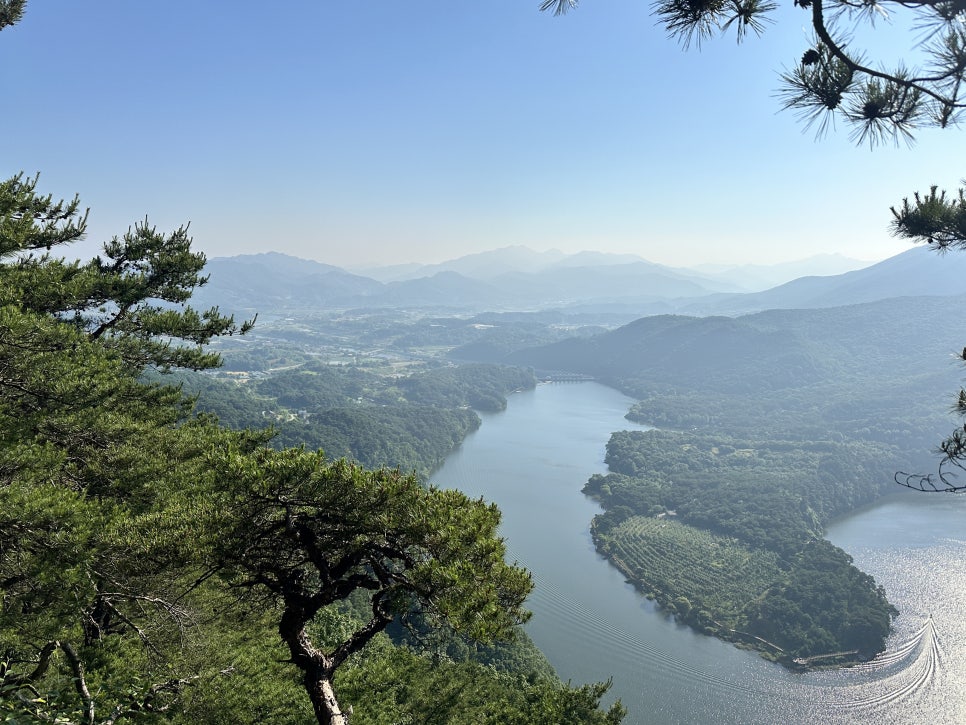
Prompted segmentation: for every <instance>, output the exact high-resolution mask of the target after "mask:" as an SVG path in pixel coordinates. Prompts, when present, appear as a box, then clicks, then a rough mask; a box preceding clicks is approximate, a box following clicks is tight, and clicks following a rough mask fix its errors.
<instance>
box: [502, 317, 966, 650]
mask: <svg viewBox="0 0 966 725" xmlns="http://www.w3.org/2000/svg"><path fill="white" fill-rule="evenodd" d="M949 304H950V302H949V300H948V299H945V298H895V299H889V300H884V301H881V302H875V303H869V304H863V305H855V306H849V307H841V308H829V309H821V310H774V311H769V312H763V313H759V314H755V315H748V316H745V317H739V318H736V319H732V318H723V317H711V318H690V317H682V316H659V317H650V318H643V319H641V320H638V321H636V322H633V323H631V324H629V325H625V326H623V327H621V328H618V329H616V330H613V331H610V332H605V333H602V334H600V335H597V336H595V337H590V338H580V339H577V338H575V339H572V340H567V341H561V342H557V343H553V344H551V345H547V346H543V347H539V348H534V349H530V350H518V351H516V352H514V353H512V354H510V355H507V356H506V357H505V358H504V359H505V360H507V361H513V362H515V363H517V364H529V365H533V366H534V367H538V368H549V369H556V370H565V371H573V372H578V373H584V374H590V375H594V376H596V377H597V378H598V379H601V380H602V381H604V382H607V383H609V384H611V385H613V386H615V387H618V388H620V389H621V390H623V391H624V392H626V393H627V394H629V395H632V396H634V397H636V398H637V399H638V401H639V402H638V403H637V404H636V405H635V406H634V407H633V408H632V410H631V411H630V412H629V413H628V418H630V419H632V420H635V421H637V422H640V423H644V424H649V425H654V426H656V427H657V428H659V429H661V430H660V431H651V432H647V433H640V432H638V433H626V432H625V433H615V434H614V435H613V437H612V438H611V441H610V443H609V444H608V456H607V463H608V466H609V469H610V471H611V473H610V474H608V475H607V476H597V477H594V478H592V479H591V480H590V481H589V482H588V484H587V487H586V489H585V490H586V491H587V492H588V493H589V494H590V495H593V496H595V497H597V498H599V499H600V501H601V503H602V504H603V506H604V508H605V513H604V514H603V515H601V516H598V517H597V518H596V520H595V522H594V533H595V540H596V541H597V544H598V547H599V549H600V550H601V551H602V552H603V553H605V554H606V555H608V556H609V557H610V558H611V559H612V561H614V562H615V564H617V565H618V566H619V567H621V569H622V570H623V571H624V572H625V573H626V574H627V575H628V577H629V578H630V579H631V580H633V581H635V582H636V583H637V585H638V586H639V587H640V588H641V589H642V590H643V591H644V592H646V593H647V594H648V595H650V596H653V597H655V598H656V599H657V600H658V601H659V602H660V603H661V604H662V606H664V607H665V608H666V609H668V610H669V611H672V612H674V613H675V614H676V616H678V617H679V618H680V619H681V620H682V621H685V622H687V623H689V624H691V625H692V626H694V627H696V628H698V629H700V630H702V631H706V632H709V633H714V634H716V635H717V636H721V637H724V638H726V639H730V640H733V641H735V642H738V643H740V644H742V645H743V646H752V647H755V648H757V649H760V650H761V651H762V652H763V653H765V654H766V655H767V656H770V657H774V658H776V659H781V660H783V661H785V662H790V661H791V660H792V659H794V658H796V657H812V656H815V655H820V654H826V653H830V652H848V653H850V654H849V655H846V657H857V658H864V657H868V656H870V655H872V654H873V653H875V652H877V651H879V650H881V648H882V646H883V642H884V638H885V636H886V635H887V634H888V632H889V630H890V620H891V616H892V615H893V614H894V610H892V608H891V606H890V605H889V604H888V602H887V600H886V598H885V595H884V592H882V590H881V589H880V588H879V587H877V585H876V584H875V582H873V581H872V580H871V578H869V577H867V576H866V575H864V574H862V573H861V572H859V571H858V570H856V569H855V567H853V566H852V563H851V560H850V558H849V557H848V556H847V555H846V554H845V553H844V552H842V551H840V550H838V549H836V548H835V547H832V546H831V545H829V544H828V542H825V541H824V540H823V539H822V536H823V531H824V527H825V526H826V525H827V524H828V523H829V521H830V520H831V519H832V518H833V517H835V516H838V515H842V514H844V513H846V512H848V511H851V510H853V509H854V508H856V507H858V506H861V505H863V504H866V503H869V502H871V501H873V500H875V499H876V498H877V497H878V496H880V495H882V494H883V493H884V492H886V491H889V490H890V489H892V487H894V486H895V485H896V482H895V480H894V479H895V476H896V474H897V472H900V471H904V472H928V470H929V468H930V467H933V466H935V460H934V459H933V458H932V454H931V451H932V450H933V449H934V447H935V445H936V443H937V442H938V441H940V440H942V438H943V436H944V434H945V433H946V429H947V427H948V426H949V418H948V413H947V411H948V410H949V403H948V396H949V391H950V390H952V389H954V388H955V385H956V384H957V370H956V369H955V368H954V367H953V366H950V367H949V368H947V369H946V370H943V369H942V366H941V361H942V360H944V359H946V360H949V359H952V358H951V353H953V352H954V351H955V350H957V343H958V340H961V339H962V334H963V333H962V331H961V330H959V329H958V328H957V326H955V325H953V326H950V325H949V324H948V320H947V319H946V317H945V315H944V311H945V310H946V309H948V305H949ZM708 537H711V538H708ZM689 542H690V543H689ZM682 547H683V548H682ZM725 551H728V552H731V553H730V554H728V556H727V557H725V558H722V557H721V556H719V554H723V552H725ZM729 557H730V558H729ZM729 561H730V562H731V563H730V564H729V563H727V562H729ZM739 561H747V562H748V563H749V565H751V564H752V563H753V562H754V574H751V573H750V572H749V573H748V575H747V576H744V575H741V576H739V577H738V579H739V587H738V589H737V590H734V591H733V589H734V587H722V586H719V585H717V584H714V583H713V582H714V581H716V580H715V579H714V575H715V573H716V572H722V573H723V570H724V569H725V568H727V567H731V566H735V567H737V569H738V571H739V572H740V571H743V570H744V569H743V568H742V566H743V565H742V566H738V565H737V564H735V562H739ZM708 577H711V579H709V578H708ZM819 662H820V660H819Z"/></svg>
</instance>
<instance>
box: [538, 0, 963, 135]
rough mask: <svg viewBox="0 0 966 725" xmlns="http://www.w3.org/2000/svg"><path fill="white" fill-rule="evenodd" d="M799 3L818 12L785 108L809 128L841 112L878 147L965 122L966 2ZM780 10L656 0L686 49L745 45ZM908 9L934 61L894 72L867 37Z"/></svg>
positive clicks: (558, 7)
mask: <svg viewBox="0 0 966 725" xmlns="http://www.w3.org/2000/svg"><path fill="white" fill-rule="evenodd" d="M576 5H577V0H544V2H542V3H541V5H540V9H541V10H550V9H552V10H553V11H554V14H555V15H560V14H562V13H564V12H566V11H567V10H568V9H570V8H573V7H576ZM795 5H796V6H798V7H799V8H801V9H802V10H805V11H807V12H808V14H809V24H810V25H811V27H812V31H813V32H814V36H813V38H812V40H811V42H810V47H808V48H807V49H806V50H805V52H804V53H802V55H801V56H800V60H798V61H797V62H796V63H795V65H794V66H793V68H792V70H790V71H785V72H784V73H783V74H782V76H781V78H782V82H783V88H782V91H781V94H782V96H783V97H784V101H785V103H784V107H785V108H786V109H793V110H795V111H797V112H798V113H799V114H800V116H801V118H802V119H803V121H804V122H805V123H806V125H807V126H808V125H811V124H813V123H817V124H818V129H819V134H822V133H824V132H825V131H826V130H827V128H828V126H830V125H831V123H832V118H833V117H835V116H838V117H839V118H840V119H842V120H844V121H846V122H847V123H849V124H852V125H853V127H854V129H855V130H854V133H853V139H854V140H855V141H857V142H858V143H864V142H866V141H868V142H869V143H870V145H875V144H876V143H880V142H883V141H886V140H896V141H898V139H899V138H905V139H907V140H910V139H912V135H913V132H914V131H915V130H916V129H918V128H922V127H929V126H938V127H940V128H946V127H947V126H951V125H955V123H956V121H957V119H958V117H959V116H960V115H961V113H962V110H963V108H964V107H966V103H964V102H963V99H962V87H963V83H964V81H966V31H964V29H963V23H962V21H963V15H964V10H963V7H962V4H961V3H957V2H924V3H906V2H903V1H902V0H880V1H879V2H869V3H863V4H856V3H853V2H851V1H850V0H796V2H795ZM777 9H778V5H777V3H774V2H770V0H658V2H655V3H654V5H653V11H654V14H655V15H657V16H658V19H659V21H660V22H661V23H662V24H663V25H664V27H665V28H666V29H667V32H668V35H669V36H671V37H674V38H677V39H679V40H680V41H681V43H682V45H683V46H684V48H685V49H687V48H689V47H690V46H691V45H692V44H694V45H697V46H699V47H700V45H701V43H702V41H706V40H709V39H711V38H713V37H715V36H716V35H724V34H725V33H727V32H729V31H733V32H734V33H735V35H736V37H737V39H738V41H739V42H741V41H742V40H743V39H744V38H745V37H747V35H748V31H749V30H750V31H753V32H754V33H755V34H756V35H761V34H762V33H763V32H764V29H765V25H766V24H768V23H771V22H773V18H772V15H773V14H774V12H775V11H776V10H777ZM903 11H906V12H907V13H909V15H911V14H913V13H915V17H914V18H912V19H914V20H915V22H914V24H913V26H912V27H913V29H914V30H916V31H918V32H916V33H915V35H916V40H915V44H914V46H913V47H912V48H911V49H910V54H911V55H913V56H914V57H923V58H924V60H925V62H926V69H925V70H923V71H910V70H908V69H907V64H905V63H903V62H902V61H901V60H900V61H897V62H896V65H895V67H894V69H893V70H887V69H886V68H885V67H884V66H882V65H881V64H879V63H876V64H871V63H869V62H868V60H867V59H866V55H867V54H866V52H865V51H863V49H862V43H861V42H859V41H860V40H861V39H865V38H866V37H867V36H869V35H872V34H873V31H874V30H875V21H876V19H877V17H878V16H879V15H880V14H881V15H882V16H885V17H891V16H893V14H895V15H896V16H901V15H902V13H903ZM907 17H909V16H907ZM863 31H864V32H863Z"/></svg>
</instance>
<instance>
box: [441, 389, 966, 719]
mask: <svg viewBox="0 0 966 725" xmlns="http://www.w3.org/2000/svg"><path fill="white" fill-rule="evenodd" d="M632 402H633V401H632V400H631V399H629V398H627V397H625V396H623V395H621V394H620V393H618V392H617V391H615V390H612V389H610V388H607V387H604V386H602V385H599V384H597V383H562V384H561V383H558V384H552V385H540V386H538V387H537V388H536V390H532V391H526V392H521V393H517V394H514V395H513V396H511V397H510V399H509V405H508V407H507V410H506V411H504V412H502V413H495V414H485V415H483V425H482V426H481V427H480V429H479V430H478V431H476V432H475V433H473V434H472V435H471V436H469V437H468V438H467V439H466V440H465V441H464V443H463V445H462V446H461V447H460V448H459V449H458V450H456V451H455V452H454V453H452V454H451V455H450V456H449V457H448V458H447V459H446V461H445V463H444V465H443V466H442V467H441V468H440V469H439V470H438V471H437V472H436V473H435V474H434V476H433V482H434V483H436V484H437V485H440V486H447V487H452V488H458V489H460V490H462V491H465V492H466V493H468V494H470V495H473V496H483V497H485V498H486V499H488V500H490V501H494V502H496V503H497V504H498V505H499V506H500V509H501V510H502V511H503V523H502V526H501V533H502V535H503V536H504V537H505V538H506V540H507V546H508V548H509V550H510V557H511V558H513V559H516V560H517V561H518V562H519V563H520V564H522V565H524V566H526V567H527V568H529V569H530V570H531V571H532V572H533V575H534V580H535V582H536V585H537V586H536V590H535V592H534V593H533V594H532V595H531V597H530V599H529V601H528V606H529V607H530V609H531V610H532V611H533V612H534V616H533V618H532V620H531V622H530V623H529V624H528V625H527V631H528V632H529V634H530V636H531V637H532V638H533V639H534V641H535V642H536V644H537V645H538V646H539V647H540V649H541V650H543V652H544V653H545V654H546V655H547V657H548V658H549V660H550V662H551V663H552V664H553V666H554V667H555V668H556V669H557V672H558V673H559V674H560V676H561V677H562V678H563V679H564V680H571V681H573V682H574V683H585V682H593V681H600V680H606V679H608V678H613V687H612V690H611V692H610V693H609V696H608V701H610V700H612V699H614V698H617V697H619V698H620V699H621V701H622V702H623V703H624V705H625V706H627V708H628V710H629V714H628V717H627V718H626V720H625V723H626V724H627V725H639V724H642V723H660V724H663V723H669V724H670V723H682V724H683V723H688V724H691V723H763V724H772V723H806V722H807V723H818V724H820V725H822V724H826V725H832V724H835V723H851V722H863V723H883V724H884V723H889V724H890V725H891V724H892V723H910V725H911V724H912V723H923V722H929V723H963V722H966V616H964V614H963V612H964V611H966V556H964V554H966V497H956V496H948V495H927V494H916V493H913V492H905V493H904V494H903V493H899V492H897V493H896V494H895V496H891V497H889V498H888V499H887V500H885V501H883V502H881V503H879V504H877V505H876V506H873V507H870V508H868V509H864V510H862V511H859V512H856V513H855V514H853V515H851V516H849V517H847V518H846V519H844V520H842V521H838V522H836V523H835V524H834V525H833V526H832V527H830V529H829V532H828V535H829V538H830V539H831V540H832V541H833V542H834V543H835V544H836V545H838V546H841V547H842V548H843V549H845V550H846V551H848V552H849V553H850V554H851V555H852V556H853V557H854V559H855V563H856V565H857V566H859V568H861V569H863V570H864V571H867V572H868V573H870V574H872V575H873V576H874V577H875V578H876V580H877V581H878V582H879V583H880V584H883V585H884V586H885V587H886V591H887V593H888V595H889V598H890V601H892V602H893V603H894V604H895V605H896V606H897V607H898V608H899V609H900V611H901V612H902V614H901V616H900V617H899V618H898V619H897V620H896V622H895V633H894V635H893V636H892V637H891V638H890V646H889V651H888V653H887V654H886V655H885V656H883V657H882V658H881V660H879V661H878V662H876V663H873V664H872V665H870V666H868V667H862V668H856V669H852V670H840V671H835V672H824V673H808V674H801V673H792V672H789V671H787V670H785V669H784V668H782V667H780V666H778V665H775V664H772V663H769V662H767V661H765V660H763V659H762V658H761V657H759V656H758V655H756V654H755V653H753V652H748V651H745V650H740V649H738V648H736V647H734V646H732V645H730V644H727V643H724V642H721V641H719V640H716V639H714V638H711V637H706V636H703V635H699V634H696V633H694V632H693V631H692V630H690V629H689V628H687V627H683V626H679V625H677V624H676V623H675V622H674V621H673V620H672V619H671V618H669V617H667V616H665V615H664V614H663V613H661V612H660V611H659V610H657V609H656V607H655V606H654V605H653V603H651V602H649V601H647V600H646V599H644V598H643V597H641V596H640V595H639V594H638V593H637V591H636V590H635V589H634V588H633V587H631V586H630V585H628V584H627V583H626V582H625V581H624V578H623V577H622V576H621V574H620V573H619V572H618V571H617V570H616V569H614V568H613V567H611V566H610V565H609V564H608V563H607V562H606V561H605V560H604V559H603V558H602V557H600V556H599V555H598V554H597V552H596V551H595V550H594V546H593V543H592V541H591V538H590V533H589V523H590V520H591V518H592V517H593V515H594V514H595V513H597V512H598V511H599V510H600V509H599V507H598V506H597V504H596V503H595V502H594V501H592V500H590V499H588V498H587V497H586V496H584V495H583V494H582V493H580V489H581V487H582V486H583V484H584V482H585V481H586V480H587V478H588V477H589V476H590V475H592V474H594V473H603V472H605V471H606V467H605V466H604V463H603V459H604V450H605V445H606V443H607V440H608V438H609V436H610V433H611V432H612V431H615V430H621V429H633V428H640V427H641V426H636V425H635V424H633V423H629V422H628V421H627V420H626V419H625V418H624V417H623V416H624V413H626V412H627V410H628V408H629V407H630V405H631V403H632Z"/></svg>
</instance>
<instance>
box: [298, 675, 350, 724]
mask: <svg viewBox="0 0 966 725" xmlns="http://www.w3.org/2000/svg"><path fill="white" fill-rule="evenodd" d="M305 689H306V690H308V692H309V697H310V698H312V708H313V709H314V710H315V719H316V720H318V722H319V725H348V724H349V716H348V715H347V714H346V713H344V712H342V709H341V708H340V707H339V701H338V700H337V699H336V696H335V690H334V689H333V687H332V678H331V677H328V676H326V675H325V674H324V673H322V672H316V673H314V674H311V673H308V672H306V673H305Z"/></svg>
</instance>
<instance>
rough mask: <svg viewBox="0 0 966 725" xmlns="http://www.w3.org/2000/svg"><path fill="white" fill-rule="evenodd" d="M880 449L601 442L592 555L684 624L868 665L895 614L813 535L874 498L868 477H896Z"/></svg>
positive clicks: (716, 441) (723, 441) (766, 648)
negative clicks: (600, 510)
mask: <svg viewBox="0 0 966 725" xmlns="http://www.w3.org/2000/svg"><path fill="white" fill-rule="evenodd" d="M889 455H890V454H889V452H888V451H887V450H886V449H882V448H877V447H875V446H870V445H868V444H863V445H858V444H841V443H830V442H794V443H793V442H781V441H769V442H765V443H758V442H755V443H753V442H750V441H742V440H736V439H730V438H726V437H724V436H720V435H718V436H700V435H697V434H694V433H690V434H682V433H672V432H666V431H663V432H662V431H623V432H618V433H614V434H613V435H612V436H611V440H610V442H609V443H608V447H607V459H606V460H607V463H608V466H609V468H610V470H611V473H609V474H608V475H607V476H599V475H598V476H595V477H593V478H591V479H590V481H588V484H587V486H586V488H585V491H586V492H588V493H590V494H591V495H594V496H595V497H597V498H598V499H599V500H600V501H601V503H602V504H603V505H604V507H605V509H606V512H605V514H603V515H602V516H598V517H597V518H596V519H595V523H594V532H595V540H596V542H597V545H598V547H599V548H600V549H601V550H602V551H603V552H604V553H605V554H606V555H607V556H609V557H610V558H611V559H612V560H613V561H614V562H615V563H616V564H617V565H618V566H620V567H621V568H622V570H624V571H625V573H627V574H628V576H629V577H630V578H631V579H632V580H633V581H635V582H636V583H637V584H638V586H639V587H641V588H642V589H643V590H644V591H645V592H647V593H648V594H650V595H652V596H654V597H655V598H656V599H657V600H658V601H659V602H660V603H661V604H662V605H663V606H664V607H665V608H667V609H668V610H669V611H671V612H674V613H676V614H677V616H678V617H679V618H681V619H682V621H684V622H687V623H688V624H690V625H692V626H694V627H696V628H698V629H700V630H702V631H706V632H710V633H714V634H716V635H718V636H721V637H724V638H726V639H731V640H734V641H737V642H740V643H742V644H744V645H747V646H752V647H755V648H757V649H761V650H762V651H763V652H764V653H765V654H766V655H768V656H773V657H777V658H781V659H783V660H785V661H788V660H790V659H791V658H793V657H800V656H812V655H815V654H824V653H829V652H840V651H851V650H855V651H856V653H855V656H856V657H861V658H867V657H870V656H872V655H873V654H875V653H877V652H879V651H881V650H882V648H883V646H884V640H885V637H886V636H887V635H888V633H889V629H890V626H891V618H892V616H894V615H895V614H896V611H895V609H894V608H893V607H892V606H891V605H889V603H888V602H887V600H886V598H885V593H884V592H883V590H882V588H881V587H878V586H877V585H876V584H875V582H874V581H873V579H872V578H871V577H869V576H868V575H866V574H863V573H862V572H860V571H858V570H857V569H856V568H855V567H854V566H853V565H852V560H851V557H849V556H848V555H846V554H845V553H844V552H843V551H841V550H840V549H837V548H836V547H834V546H832V545H831V544H829V543H828V542H826V541H823V540H821V538H820V537H821V536H822V532H823V530H824V526H825V525H826V524H827V523H828V522H829V521H830V520H831V518H832V517H834V516H836V515H839V514H842V513H844V512H846V511H850V510H852V509H853V508H855V507H857V506H859V505H861V504H862V503H864V502H867V501H870V500H872V499H873V498H874V496H875V495H876V487H875V486H874V485H873V486H871V487H870V485H869V481H875V480H879V481H884V482H885V483H884V484H882V486H884V485H889V484H890V483H891V470H893V469H892V468H891V466H890V458H889ZM882 486H880V488H881V487H882ZM646 516H650V517H653V518H643V517H646ZM685 602H686V603H687V606H684V603H685ZM702 613H704V614H702ZM756 638H758V639H756Z"/></svg>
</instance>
